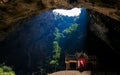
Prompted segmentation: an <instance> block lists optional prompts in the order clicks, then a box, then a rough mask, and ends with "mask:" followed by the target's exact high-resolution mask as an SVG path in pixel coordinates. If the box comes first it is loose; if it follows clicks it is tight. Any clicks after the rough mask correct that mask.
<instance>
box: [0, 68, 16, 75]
mask: <svg viewBox="0 0 120 75" xmlns="http://www.w3.org/2000/svg"><path fill="white" fill-rule="evenodd" d="M0 75H15V72H14V71H12V68H11V67H8V66H0Z"/></svg>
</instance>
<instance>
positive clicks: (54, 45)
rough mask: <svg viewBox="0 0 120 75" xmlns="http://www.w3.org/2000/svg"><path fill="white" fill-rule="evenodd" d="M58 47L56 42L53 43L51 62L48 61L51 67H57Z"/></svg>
mask: <svg viewBox="0 0 120 75" xmlns="http://www.w3.org/2000/svg"><path fill="white" fill-rule="evenodd" d="M60 50H61V48H60V46H59V43H58V41H53V52H54V55H53V60H51V61H50V64H51V65H58V59H59V58H60Z"/></svg>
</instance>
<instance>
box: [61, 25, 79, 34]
mask: <svg viewBox="0 0 120 75" xmlns="http://www.w3.org/2000/svg"><path fill="white" fill-rule="evenodd" d="M77 27H78V24H72V25H71V26H70V27H68V28H66V29H65V30H63V33H65V34H71V33H72V32H73V31H75V30H76V29H77Z"/></svg>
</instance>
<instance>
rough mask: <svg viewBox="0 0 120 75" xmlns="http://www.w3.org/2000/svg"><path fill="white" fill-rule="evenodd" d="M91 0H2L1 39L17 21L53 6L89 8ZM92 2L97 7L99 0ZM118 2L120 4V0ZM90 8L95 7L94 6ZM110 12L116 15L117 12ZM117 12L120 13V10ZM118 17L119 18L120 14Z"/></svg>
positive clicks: (0, 16)
mask: <svg viewBox="0 0 120 75" xmlns="http://www.w3.org/2000/svg"><path fill="white" fill-rule="evenodd" d="M91 2H92V1H91V0H16V1H14V0H0V12H1V13H0V41H2V40H4V38H5V37H6V36H7V35H8V34H9V32H11V29H12V28H13V27H14V25H16V23H17V22H19V21H20V20H23V19H25V18H28V17H29V16H31V15H34V14H37V13H39V12H42V11H45V10H48V9H53V8H72V7H87V8H89V7H91V6H93V5H92V4H91ZM92 3H93V4H94V7H95V3H96V4H97V0H95V3H94V2H92ZM98 3H99V2H98ZM117 4H118V5H119V1H118V3H117ZM90 9H93V7H92V8H90ZM97 9H99V8H97ZM116 11H117V10H116ZM118 11H119V10H118ZM98 12H101V11H98ZM110 13H112V14H113V15H115V14H114V13H115V12H110ZM117 14H118V15H119V12H117ZM109 16H110V15H109ZM115 18H116V17H115ZM117 19H119V17H118V16H117Z"/></svg>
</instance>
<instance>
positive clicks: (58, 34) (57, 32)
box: [53, 28, 62, 41]
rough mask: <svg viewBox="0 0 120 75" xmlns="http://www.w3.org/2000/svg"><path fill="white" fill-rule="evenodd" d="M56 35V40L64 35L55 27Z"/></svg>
mask: <svg viewBox="0 0 120 75" xmlns="http://www.w3.org/2000/svg"><path fill="white" fill-rule="evenodd" d="M53 35H54V36H55V40H57V41H59V39H60V38H61V37H62V34H61V33H60V32H59V30H58V28H55V32H54V33H53Z"/></svg>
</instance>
